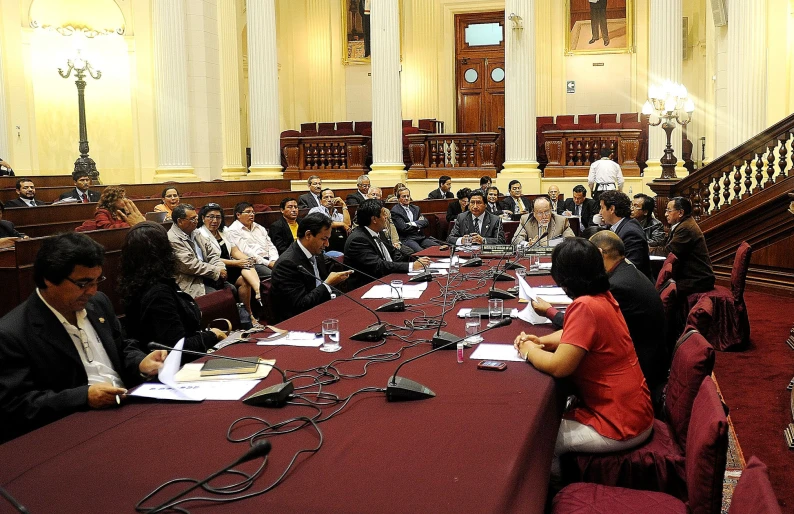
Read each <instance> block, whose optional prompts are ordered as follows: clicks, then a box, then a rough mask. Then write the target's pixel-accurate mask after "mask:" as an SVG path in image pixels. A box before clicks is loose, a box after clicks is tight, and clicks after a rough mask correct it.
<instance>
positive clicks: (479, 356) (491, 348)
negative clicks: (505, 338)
mask: <svg viewBox="0 0 794 514" xmlns="http://www.w3.org/2000/svg"><path fill="white" fill-rule="evenodd" d="M469 358H470V359H472V360H487V361H513V362H522V361H523V360H524V359H522V358H521V356H520V355H519V354H518V352H517V351H516V349H515V348H513V345H512V344H494V343H480V344H479V345H478V346H477V349H476V350H474V351H473V352H471V355H470V356H469Z"/></svg>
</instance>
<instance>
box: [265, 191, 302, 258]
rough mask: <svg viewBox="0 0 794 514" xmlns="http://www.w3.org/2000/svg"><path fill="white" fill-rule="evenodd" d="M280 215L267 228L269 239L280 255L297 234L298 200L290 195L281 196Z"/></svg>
mask: <svg viewBox="0 0 794 514" xmlns="http://www.w3.org/2000/svg"><path fill="white" fill-rule="evenodd" d="M279 208H280V209H281V217H280V218H279V219H277V220H276V221H274V222H273V224H272V225H270V227H269V228H268V229H267V232H268V235H269V236H270V240H271V241H272V242H273V244H274V245H276V249H277V250H278V254H279V255H281V254H283V253H284V252H285V251H287V248H289V247H290V246H291V245H292V243H293V242H295V240H296V238H297V234H298V226H299V225H300V222H301V220H300V218H298V201H297V200H295V199H294V198H292V197H289V196H288V197H287V198H283V199H282V200H281V203H280V204H279Z"/></svg>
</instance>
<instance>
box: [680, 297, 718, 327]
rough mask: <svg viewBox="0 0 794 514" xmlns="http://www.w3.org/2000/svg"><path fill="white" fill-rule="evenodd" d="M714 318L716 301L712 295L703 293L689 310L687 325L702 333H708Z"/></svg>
mask: <svg viewBox="0 0 794 514" xmlns="http://www.w3.org/2000/svg"><path fill="white" fill-rule="evenodd" d="M713 319H714V302H713V301H712V299H711V297H710V296H707V295H703V296H701V297H700V300H698V301H697V303H696V304H695V305H694V306H693V307H692V308H691V309H690V310H689V315H688V316H687V318H686V327H687V328H689V327H691V328H693V329H696V330H697V331H698V332H700V333H701V334H704V335H708V333H709V328H710V327H711V322H712V320H713Z"/></svg>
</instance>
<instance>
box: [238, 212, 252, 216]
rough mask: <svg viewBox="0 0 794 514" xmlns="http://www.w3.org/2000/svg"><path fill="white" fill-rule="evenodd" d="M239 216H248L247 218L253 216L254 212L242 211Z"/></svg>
mask: <svg viewBox="0 0 794 514" xmlns="http://www.w3.org/2000/svg"><path fill="white" fill-rule="evenodd" d="M240 214H248V215H249V216H253V215H254V211H243V212H241V213H240Z"/></svg>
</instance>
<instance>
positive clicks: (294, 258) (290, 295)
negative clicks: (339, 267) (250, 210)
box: [270, 241, 355, 322]
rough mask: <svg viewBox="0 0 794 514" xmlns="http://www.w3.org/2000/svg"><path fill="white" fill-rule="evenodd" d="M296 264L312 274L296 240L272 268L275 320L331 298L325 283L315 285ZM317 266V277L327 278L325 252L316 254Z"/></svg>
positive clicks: (272, 300)
mask: <svg viewBox="0 0 794 514" xmlns="http://www.w3.org/2000/svg"><path fill="white" fill-rule="evenodd" d="M298 266H303V267H304V268H305V269H306V271H308V272H309V273H314V268H313V267H312V263H311V261H310V260H309V259H307V258H306V255H305V254H304V253H303V250H301V249H300V247H299V246H298V242H297V241H295V242H293V243H292V244H291V245H290V246H289V248H287V250H286V251H285V252H284V253H282V254H281V255H280V256H279V258H278V260H277V261H276V265H275V267H274V268H273V275H272V277H271V288H270V296H271V298H272V299H271V304H272V305H273V311H274V314H275V316H276V318H277V320H276V321H277V322H280V321H283V320H285V319H287V318H291V317H292V316H295V315H297V314H300V313H301V312H305V311H307V310H309V309H311V308H312V307H315V306H317V305H320V304H321V303H323V302H325V301H327V300H330V299H331V293H330V292H329V291H328V288H327V287H325V286H324V285H319V286H317V285H316V284H317V281H316V280H315V279H314V277H312V276H310V275H307V274H306V273H303V272H301V271H300V270H299V269H298ZM317 269H318V270H319V272H320V279H322V280H325V279H326V278H328V267H327V265H326V263H325V256H324V255H320V256H318V257H317ZM354 274H355V273H354Z"/></svg>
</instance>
